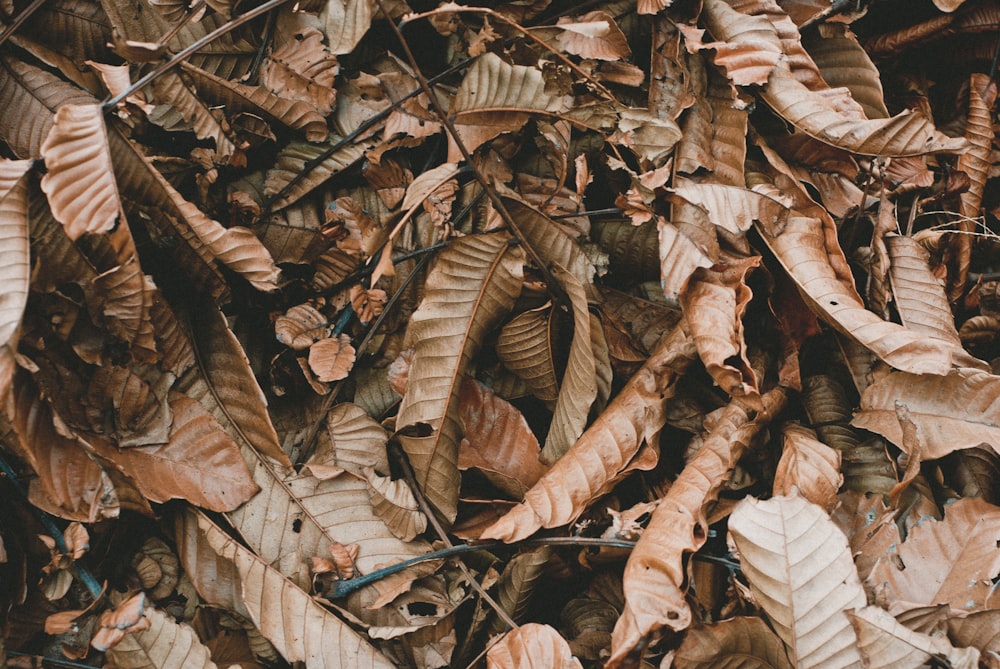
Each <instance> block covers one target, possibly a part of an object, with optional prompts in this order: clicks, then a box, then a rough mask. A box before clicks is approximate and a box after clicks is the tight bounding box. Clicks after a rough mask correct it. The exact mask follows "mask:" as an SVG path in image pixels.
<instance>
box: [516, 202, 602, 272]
mask: <svg viewBox="0 0 1000 669" xmlns="http://www.w3.org/2000/svg"><path fill="white" fill-rule="evenodd" d="M502 199H503V204H504V206H505V207H506V208H507V211H509V212H510V215H511V217H512V218H513V219H514V222H515V223H516V224H517V231H518V234H519V235H520V237H521V239H522V240H523V241H524V242H525V243H526V244H530V245H531V246H533V247H534V249H535V251H536V252H537V253H538V254H539V255H540V256H541V257H542V259H543V260H544V261H545V262H549V263H553V262H554V263H557V264H559V265H560V266H562V267H563V269H566V270H568V271H569V272H570V273H572V274H573V276H575V277H576V278H577V279H579V280H580V283H582V284H583V285H584V286H589V285H590V284H591V283H592V282H593V280H594V273H595V272H596V270H595V269H594V265H593V263H592V262H591V261H590V259H589V258H587V254H586V253H584V251H583V249H582V248H581V246H580V243H579V242H578V241H577V240H576V239H575V238H574V237H572V236H571V235H570V234H568V233H567V232H566V231H565V230H564V229H563V228H562V227H560V226H559V225H557V224H556V223H555V222H554V221H553V220H552V219H551V218H549V217H548V216H546V215H545V214H543V213H542V212H540V211H539V210H538V209H536V208H535V207H532V206H531V205H529V204H528V203H526V202H525V201H524V200H522V199H520V198H519V197H517V196H516V195H515V194H514V193H513V192H511V191H505V192H504V193H503V198H502Z"/></svg>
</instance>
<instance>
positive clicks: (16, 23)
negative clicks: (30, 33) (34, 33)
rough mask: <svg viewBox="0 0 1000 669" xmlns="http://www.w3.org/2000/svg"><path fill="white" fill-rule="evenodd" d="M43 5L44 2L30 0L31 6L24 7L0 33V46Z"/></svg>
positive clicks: (41, 0) (43, 0)
mask: <svg viewBox="0 0 1000 669" xmlns="http://www.w3.org/2000/svg"><path fill="white" fill-rule="evenodd" d="M44 4H45V0H32V2H31V4H30V5H28V6H27V7H25V9H24V11H23V12H21V13H20V14H18V15H17V16H16V17H14V20H13V21H12V22H11V24H10V25H9V26H7V27H6V28H4V29H3V32H0V44H3V43H4V42H6V41H7V40H8V39H10V36H11V35H13V34H14V33H15V32H16V31H17V29H18V28H20V27H21V25H22V24H23V23H24V22H25V21H27V20H28V18H29V17H30V16H31V15H32V14H34V13H35V12H36V11H37V10H38V8H39V7H41V6H42V5H44Z"/></svg>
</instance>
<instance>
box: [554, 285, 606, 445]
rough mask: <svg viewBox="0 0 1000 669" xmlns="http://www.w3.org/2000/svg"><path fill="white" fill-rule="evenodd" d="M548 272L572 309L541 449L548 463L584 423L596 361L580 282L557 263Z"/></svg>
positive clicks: (593, 389)
mask: <svg viewBox="0 0 1000 669" xmlns="http://www.w3.org/2000/svg"><path fill="white" fill-rule="evenodd" d="M552 274H553V276H554V277H555V278H556V280H558V281H560V282H561V283H562V286H563V289H564V290H565V291H566V294H567V295H568V296H569V299H570V305H571V307H572V310H573V339H572V340H571V341H570V345H569V358H568V359H567V361H566V372H565V373H564V374H563V378H562V383H561V384H560V387H559V397H558V398H557V399H556V407H555V410H554V411H553V413H552V422H551V423H550V424H549V433H548V436H547V437H546V439H545V447H544V448H542V460H543V461H544V462H546V463H547V464H552V463H553V462H555V461H557V460H558V459H559V458H561V457H562V456H563V455H564V454H565V453H566V451H568V450H569V448H570V447H571V446H572V445H573V444H574V443H576V440H577V439H579V438H580V435H581V434H583V430H584V428H585V427H586V426H587V416H588V414H589V413H590V407H591V405H592V404H593V403H594V400H595V399H597V384H596V382H595V379H596V377H597V362H596V360H595V358H594V351H593V348H592V346H591V333H590V312H589V311H588V310H587V295H586V292H585V291H584V287H583V284H581V283H580V282H579V280H578V279H577V278H576V277H575V276H573V275H572V274H570V273H569V272H567V271H566V270H565V269H563V268H562V267H560V266H559V265H553V267H552Z"/></svg>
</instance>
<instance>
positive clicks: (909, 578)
mask: <svg viewBox="0 0 1000 669" xmlns="http://www.w3.org/2000/svg"><path fill="white" fill-rule="evenodd" d="M998 532H1000V508H997V507H996V506H994V505H992V504H989V503H988V502H985V501H983V500H981V499H977V498H971V497H970V498H964V499H960V500H957V501H955V502H953V503H952V504H950V505H949V506H947V507H946V508H945V514H944V520H938V521H936V520H932V519H927V520H924V521H923V522H921V523H920V524H918V525H916V526H914V527H912V528H911V529H910V533H909V535H908V536H907V538H906V541H905V542H903V543H902V544H900V545H893V546H890V548H889V550H888V551H887V552H886V553H885V554H884V555H882V556H881V557H882V559H881V560H880V561H879V562H878V564H876V565H875V567H874V568H873V569H872V572H871V574H869V576H868V579H867V584H868V585H869V587H871V588H874V589H875V591H876V592H879V593H881V594H883V595H885V596H887V597H889V598H890V599H891V600H902V601H907V602H911V603H913V604H916V605H931V604H949V605H950V606H951V607H952V608H955V609H960V610H963V611H968V612H973V611H982V610H984V609H986V608H989V607H990V599H991V596H992V595H993V587H992V582H991V581H992V579H993V578H995V577H996V576H997V574H1000V547H998V546H997V536H1000V534H998Z"/></svg>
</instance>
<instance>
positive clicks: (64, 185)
mask: <svg viewBox="0 0 1000 669" xmlns="http://www.w3.org/2000/svg"><path fill="white" fill-rule="evenodd" d="M41 152H42V157H43V158H45V167H46V170H47V172H46V174H45V175H44V176H43V177H42V190H44V191H45V194H46V195H48V198H49V205H50V206H51V207H52V214H53V215H54V216H55V217H56V220H58V221H59V222H60V223H62V224H63V226H64V227H65V228H66V234H68V235H69V236H70V239H78V238H79V237H80V236H81V235H83V234H85V233H101V232H108V231H109V230H111V229H112V228H113V227H114V226H115V224H116V223H117V221H118V218H119V217H120V216H121V213H122V205H121V200H120V199H119V197H118V185H117V184H116V183H115V178H114V170H113V169H112V163H111V153H110V151H109V150H108V136H107V131H106V129H105V126H104V113H103V111H102V110H101V107H100V105H96V104H94V105H64V106H62V107H60V108H59V111H57V112H56V114H55V117H54V120H53V125H52V129H51V130H50V131H49V134H48V135H46V137H45V141H44V142H42V146H41Z"/></svg>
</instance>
